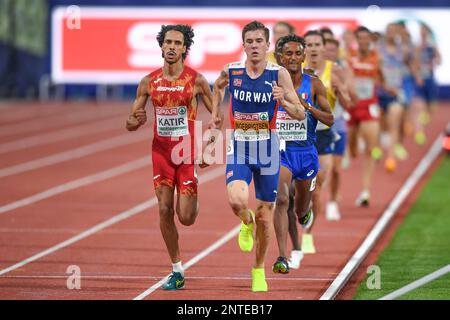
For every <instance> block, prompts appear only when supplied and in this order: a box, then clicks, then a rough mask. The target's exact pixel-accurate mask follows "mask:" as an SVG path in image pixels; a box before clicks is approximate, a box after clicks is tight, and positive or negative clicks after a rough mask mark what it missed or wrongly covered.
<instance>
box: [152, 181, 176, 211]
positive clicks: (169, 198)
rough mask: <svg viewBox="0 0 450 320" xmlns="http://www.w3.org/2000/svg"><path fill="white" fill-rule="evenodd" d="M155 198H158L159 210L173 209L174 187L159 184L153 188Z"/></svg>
mask: <svg viewBox="0 0 450 320" xmlns="http://www.w3.org/2000/svg"><path fill="white" fill-rule="evenodd" d="M155 194H156V198H157V199H158V206H159V209H161V212H166V211H167V210H169V211H170V210H171V209H173V201H174V188H172V187H169V186H167V185H159V186H158V187H157V188H155Z"/></svg>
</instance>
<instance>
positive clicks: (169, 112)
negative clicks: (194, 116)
mask: <svg viewBox="0 0 450 320" xmlns="http://www.w3.org/2000/svg"><path fill="white" fill-rule="evenodd" d="M186 112H187V109H186V107H185V106H181V107H175V108H156V114H157V115H159V116H177V115H181V116H182V115H185V114H186Z"/></svg>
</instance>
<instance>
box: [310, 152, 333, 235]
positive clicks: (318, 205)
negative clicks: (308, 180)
mask: <svg viewBox="0 0 450 320" xmlns="http://www.w3.org/2000/svg"><path fill="white" fill-rule="evenodd" d="M319 164H320V169H319V172H318V174H317V181H316V188H315V189H314V191H313V193H312V209H313V212H314V213H315V214H322V197H321V191H322V188H324V187H325V184H326V182H327V180H328V177H329V175H330V171H331V168H332V166H333V156H332V154H331V153H329V154H324V155H319ZM310 231H311V229H309V231H308V232H310Z"/></svg>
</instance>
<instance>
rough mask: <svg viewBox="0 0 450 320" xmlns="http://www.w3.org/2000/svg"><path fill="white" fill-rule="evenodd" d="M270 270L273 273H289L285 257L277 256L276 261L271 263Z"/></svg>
mask: <svg viewBox="0 0 450 320" xmlns="http://www.w3.org/2000/svg"><path fill="white" fill-rule="evenodd" d="M272 271H273V272H274V273H282V274H287V273H289V264H288V262H287V260H286V258H285V257H278V259H277V261H275V263H274V264H273V267H272Z"/></svg>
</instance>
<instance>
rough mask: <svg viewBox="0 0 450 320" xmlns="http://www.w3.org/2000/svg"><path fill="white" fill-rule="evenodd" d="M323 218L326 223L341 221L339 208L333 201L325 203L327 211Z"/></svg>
mask: <svg viewBox="0 0 450 320" xmlns="http://www.w3.org/2000/svg"><path fill="white" fill-rule="evenodd" d="M325 217H326V219H327V220H328V221H339V220H341V214H340V213H339V207H338V205H337V203H336V202H335V201H331V202H328V203H327V210H326V213H325Z"/></svg>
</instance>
